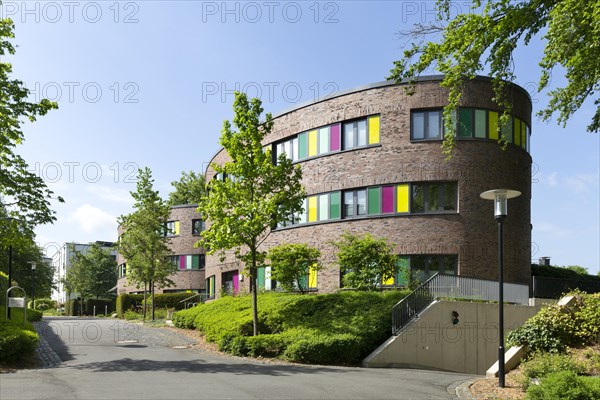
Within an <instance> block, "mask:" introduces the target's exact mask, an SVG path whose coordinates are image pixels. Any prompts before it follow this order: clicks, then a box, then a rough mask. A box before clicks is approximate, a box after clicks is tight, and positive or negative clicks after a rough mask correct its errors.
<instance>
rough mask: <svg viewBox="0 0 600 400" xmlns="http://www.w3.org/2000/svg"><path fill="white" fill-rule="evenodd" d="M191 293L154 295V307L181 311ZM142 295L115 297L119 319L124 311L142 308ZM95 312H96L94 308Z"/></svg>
mask: <svg viewBox="0 0 600 400" xmlns="http://www.w3.org/2000/svg"><path fill="white" fill-rule="evenodd" d="M193 295H194V294H193V293H160V294H156V295H154V305H155V306H156V308H174V309H176V310H182V309H183V308H184V307H185V303H181V301H182V300H185V299H187V298H188V297H190V296H193ZM143 304H144V295H143V294H120V295H119V296H117V302H116V312H117V315H118V316H119V318H123V315H124V314H125V311H127V310H133V309H134V308H135V307H137V306H139V307H141V306H143ZM96 310H98V309H97V308H96Z"/></svg>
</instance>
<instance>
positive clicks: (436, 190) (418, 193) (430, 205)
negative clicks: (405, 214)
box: [412, 182, 457, 213]
mask: <svg viewBox="0 0 600 400" xmlns="http://www.w3.org/2000/svg"><path fill="white" fill-rule="evenodd" d="M456 198H457V196H456V183H455V182H446V183H415V184H413V185H412V212H413V213H425V212H428V213H437V212H452V211H454V212H456V209H457V208H456V203H457V200H456Z"/></svg>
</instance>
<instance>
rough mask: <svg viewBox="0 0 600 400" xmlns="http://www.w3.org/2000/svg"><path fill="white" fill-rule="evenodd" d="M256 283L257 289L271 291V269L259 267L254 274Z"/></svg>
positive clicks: (273, 284)
mask: <svg viewBox="0 0 600 400" xmlns="http://www.w3.org/2000/svg"><path fill="white" fill-rule="evenodd" d="M256 283H257V286H258V288H259V289H264V290H273V289H274V288H275V286H276V283H275V281H273V280H271V267H259V268H258V269H257V273H256Z"/></svg>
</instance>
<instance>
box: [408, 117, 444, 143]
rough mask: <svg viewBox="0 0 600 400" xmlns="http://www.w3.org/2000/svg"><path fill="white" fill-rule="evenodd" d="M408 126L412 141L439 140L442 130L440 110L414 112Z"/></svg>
mask: <svg viewBox="0 0 600 400" xmlns="http://www.w3.org/2000/svg"><path fill="white" fill-rule="evenodd" d="M410 126H411V134H410V137H411V139H412V140H432V139H441V138H442V136H443V134H442V133H443V128H444V127H443V124H442V110H431V111H414V112H413V113H412V114H411V124H410Z"/></svg>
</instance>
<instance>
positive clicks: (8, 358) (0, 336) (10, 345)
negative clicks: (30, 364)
mask: <svg viewBox="0 0 600 400" xmlns="http://www.w3.org/2000/svg"><path fill="white" fill-rule="evenodd" d="M37 342H38V335H37V333H35V332H34V331H32V330H28V329H23V328H22V327H20V326H18V325H13V324H2V325H1V326H0V364H10V363H14V362H17V361H21V360H23V359H24V358H28V357H32V356H33V355H34V354H35V349H36V346H37Z"/></svg>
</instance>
